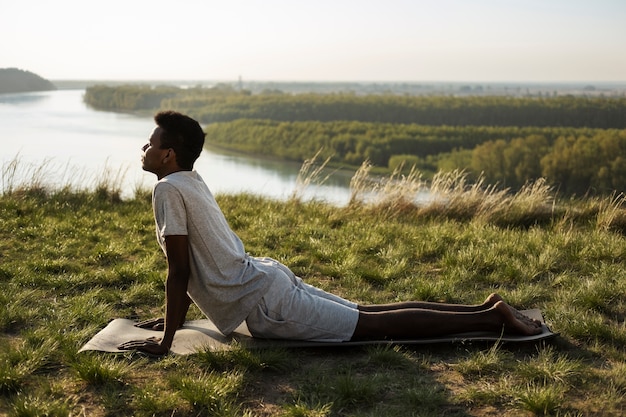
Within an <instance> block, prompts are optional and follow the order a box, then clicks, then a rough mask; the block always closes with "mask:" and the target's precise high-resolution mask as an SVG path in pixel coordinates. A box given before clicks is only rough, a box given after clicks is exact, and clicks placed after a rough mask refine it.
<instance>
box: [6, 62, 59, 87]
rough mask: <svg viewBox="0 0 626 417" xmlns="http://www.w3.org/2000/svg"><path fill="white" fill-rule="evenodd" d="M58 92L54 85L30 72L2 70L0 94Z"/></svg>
mask: <svg viewBox="0 0 626 417" xmlns="http://www.w3.org/2000/svg"><path fill="white" fill-rule="evenodd" d="M48 90H56V87H55V85H54V84H52V83H51V82H50V81H48V80H46V79H45V78H42V77H40V76H39V75H37V74H34V73H32V72H30V71H24V70H21V69H18V68H0V93H22V92H27V91H48Z"/></svg>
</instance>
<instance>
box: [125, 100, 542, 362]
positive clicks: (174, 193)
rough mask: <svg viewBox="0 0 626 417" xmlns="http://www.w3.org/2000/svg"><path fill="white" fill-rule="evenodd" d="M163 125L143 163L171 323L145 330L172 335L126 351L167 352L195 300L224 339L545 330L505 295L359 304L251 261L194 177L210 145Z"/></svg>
mask: <svg viewBox="0 0 626 417" xmlns="http://www.w3.org/2000/svg"><path fill="white" fill-rule="evenodd" d="M155 121H156V123H157V127H156V128H155V130H154V132H153V133H152V136H151V137H150V141H149V143H148V144H146V145H145V146H144V147H143V148H142V150H143V157H142V164H143V169H144V170H145V171H148V172H151V173H154V174H155V175H156V176H157V178H158V182H157V183H156V185H155V186H154V189H153V194H152V206H153V210H154V217H155V221H156V230H157V240H158V242H159V244H160V246H161V248H162V249H163V251H164V253H165V255H166V257H167V281H166V288H165V317H164V318H160V319H152V320H146V321H144V322H141V323H138V324H137V325H138V326H140V327H143V328H152V329H157V330H163V331H164V334H163V337H162V338H161V339H147V340H135V341H129V342H126V343H123V344H121V345H120V346H119V347H120V348H121V349H137V350H140V351H143V352H147V353H150V354H155V355H162V354H166V353H168V351H169V349H170V347H171V345H172V341H173V339H174V334H175V332H176V330H177V329H178V328H179V327H181V326H182V325H183V323H184V322H185V316H186V314H187V310H188V309H189V305H190V304H191V302H194V303H195V304H196V305H197V306H198V308H199V309H200V310H201V311H202V312H203V313H204V314H205V315H206V316H207V317H208V318H209V319H211V320H212V321H213V322H214V323H215V325H216V326H217V327H218V329H219V330H220V331H221V332H223V333H224V334H226V335H227V334H229V333H231V332H232V331H233V330H234V329H235V328H236V327H237V326H238V325H239V324H241V323H242V322H243V321H245V322H246V324H247V326H248V329H249V330H250V333H251V334H252V335H253V336H254V337H262V338H282V339H300V340H312V341H327V342H330V341H332V342H336V341H348V340H359V339H361V340H362V339H394V338H395V339H402V338H404V339H408V338H420V337H431V336H438V335H445V334H452V333H459V332H467V331H495V332H500V331H502V330H503V329H504V331H505V332H508V333H517V334H525V335H531V334H537V333H540V332H541V323H539V322H537V321H535V320H531V319H529V318H527V317H525V316H524V315H522V314H521V313H519V312H518V311H517V310H515V309H514V308H513V307H510V306H509V305H507V304H506V303H505V302H504V301H503V300H502V299H501V298H500V296H498V295H497V294H492V295H490V296H489V297H488V298H487V299H486V300H485V301H484V303H483V304H480V305H451V304H439V303H427V302H413V301H411V302H403V303H395V304H385V305H357V304H356V303H353V302H351V301H347V300H344V299H342V298H340V297H337V296H335V295H333V294H329V293H327V292H325V291H322V290H320V289H318V288H315V287H313V286H311V285H308V284H306V283H304V282H303V281H302V280H301V279H300V278H298V277H296V276H295V275H294V274H293V273H292V272H291V271H290V270H289V269H288V268H287V267H286V266H284V265H282V264H281V263H279V262H277V261H275V260H273V259H271V258H254V257H251V256H249V255H248V254H246V252H245V250H244V246H243V243H242V242H241V240H240V239H239V237H237V235H235V233H234V232H233V231H232V230H231V229H230V227H229V226H228V223H227V221H226V219H225V217H224V215H223V213H222V211H221V210H220V208H219V207H218V205H217V203H216V201H215V199H214V197H213V195H212V194H211V192H210V191H209V188H208V187H207V185H206V184H205V183H204V181H203V180H202V178H201V177H200V175H198V173H197V172H195V171H193V164H194V162H195V161H196V159H197V158H198V156H200V152H201V151H202V147H203V145H204V136H205V134H204V132H203V131H202V128H201V127H200V125H199V124H198V123H197V122H196V121H195V120H193V119H191V118H189V117H187V116H185V115H182V114H180V113H176V112H161V113H159V114H157V115H156V116H155Z"/></svg>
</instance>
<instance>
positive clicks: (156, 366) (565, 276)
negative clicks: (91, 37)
mask: <svg viewBox="0 0 626 417" xmlns="http://www.w3.org/2000/svg"><path fill="white" fill-rule="evenodd" d="M359 175H362V176H363V175H364V174H363V173H361V174H359ZM357 179H358V178H357ZM359 181H360V182H359ZM359 181H355V184H356V185H358V186H360V187H366V184H367V181H362V180H359ZM394 181H395V182H390V183H389V184H381V183H378V184H377V185H376V187H378V189H382V190H385V193H387V194H386V195H387V198H386V199H381V200H376V201H371V200H363V199H362V198H361V197H360V196H364V195H366V194H367V190H366V189H365V188H362V189H355V190H354V198H353V200H352V202H351V203H350V204H349V205H348V206H347V207H334V206H330V205H326V204H323V203H319V202H303V201H301V200H300V199H299V198H298V197H297V195H295V196H294V198H292V199H290V200H289V201H286V202H279V201H274V200H270V199H265V198H261V197H258V196H253V195H247V194H240V195H233V196H225V195H222V196H218V201H219V203H220V205H221V207H222V208H223V210H224V212H225V213H226V216H227V218H228V220H229V222H230V224H231V225H232V227H233V229H234V230H235V231H236V232H237V233H238V234H239V235H240V236H241V237H242V239H243V241H244V242H245V243H246V249H247V250H248V251H249V252H251V253H252V254H253V255H258V256H273V257H275V258H276V259H278V260H280V261H282V262H284V263H285V264H287V265H290V266H291V267H292V268H293V270H294V271H295V272H296V273H297V274H298V275H300V276H302V277H303V278H304V279H305V280H306V281H307V282H309V283H312V284H314V285H318V286H320V287H322V288H324V289H326V290H329V291H332V292H335V293H337V294H340V295H342V296H345V297H347V298H350V299H353V300H355V301H358V302H363V303H375V302H393V301H402V300H409V299H422V300H429V301H442V302H462V303H476V302H480V301H482V300H483V299H484V298H485V296H486V295H488V294H489V293H491V292H493V291H497V292H499V293H501V294H502V295H503V296H504V297H505V298H506V299H508V300H510V301H511V303H512V304H514V305H515V306H517V307H519V308H541V309H542V310H543V312H544V315H545V318H546V319H547V321H548V324H549V325H550V326H551V328H552V329H553V330H554V331H556V332H559V333H560V336H559V337H558V338H557V339H555V340H553V341H551V342H550V343H545V344H544V343H542V344H538V345H525V344H521V345H512V344H500V343H495V344H494V343H491V344H485V343H476V344H451V345H443V346H419V347H388V346H378V347H365V348H349V349H340V348H325V349H298V350H262V351H255V350H248V349H246V348H244V347H242V346H235V347H234V349H233V350H231V351H229V352H199V353H197V354H195V355H190V356H188V357H181V356H167V357H165V358H162V359H156V360H155V359H147V358H145V357H142V356H141V355H137V354H132V353H128V354H123V355H111V354H104V353H98V352H90V353H81V354H78V353H77V350H78V349H79V348H80V346H82V344H84V343H85V342H86V341H87V340H88V339H89V338H90V337H92V336H93V335H94V334H95V333H96V332H97V331H98V330H99V329H101V328H102V327H103V326H105V325H106V324H107V323H108V322H109V321H110V320H111V319H113V318H117V317H127V318H133V319H137V318H148V317H152V316H157V315H159V316H160V315H162V310H163V296H164V294H163V290H164V278H165V266H166V264H165V260H164V258H163V254H162V252H161V251H160V249H159V248H158V246H157V243H156V240H155V237H154V223H153V219H152V211H151V207H150V198H149V195H148V194H146V193H145V192H140V193H138V194H137V196H136V197H135V198H132V199H128V200H123V199H120V198H119V195H118V193H117V191H115V188H113V189H112V190H108V189H107V188H106V186H104V185H103V186H101V187H100V188H99V189H98V190H96V191H93V192H87V191H73V190H70V189H69V188H64V189H59V190H46V189H45V188H42V187H40V186H38V184H34V185H33V186H32V187H25V188H12V189H11V190H9V191H8V192H5V193H4V194H3V195H1V196H0V233H1V235H2V236H3V239H2V240H0V415H8V416H41V415H46V416H70V415H89V416H109V415H136V416H171V415H176V416H198V415H211V416H212V415H222V416H250V417H252V416H274V415H278V416H357V415H358V416H411V415H420V416H438V415H444V414H445V415H450V416H469V415H472V416H490V415H495V414H498V415H503V416H526V415H561V416H566V415H569V416H578V415H580V416H582V415H584V416H619V415H621V414H622V411H623V409H624V408H625V407H626V397H625V396H626V378H625V377H624V375H625V374H626V369H625V366H624V363H626V353H625V351H624V348H623V347H624V345H625V344H626V327H625V325H624V320H625V319H626V272H625V271H626V239H625V236H624V230H626V229H625V228H624V227H623V225H624V224H626V222H624V219H625V218H626V214H625V211H624V208H623V207H622V204H623V200H622V199H620V198H615V197H611V198H607V199H606V200H602V199H587V200H564V201H561V200H559V199H558V198H557V196H556V195H555V194H553V193H552V191H551V190H550V189H549V188H548V187H546V186H545V184H543V183H538V184H530V185H529V186H528V188H527V189H525V190H522V191H521V192H520V193H519V194H516V195H510V194H506V193H501V192H499V191H497V190H495V189H489V188H487V189H485V188H480V187H476V186H474V185H468V184H465V182H464V178H463V176H462V175H460V174H458V173H457V174H454V175H453V174H449V175H448V176H447V177H446V176H442V177H441V178H439V179H438V181H439V182H438V183H437V184H436V185H437V187H438V190H439V191H440V195H441V196H444V197H445V204H444V203H443V202H442V201H440V200H437V201H433V202H431V203H430V204H427V205H425V206H415V205H414V204H413V203H412V202H411V201H409V199H408V198H409V197H408V195H409V194H408V193H407V192H404V191H403V190H402V189H395V190H394V185H395V187H408V189H411V190H414V189H416V187H417V185H418V184H419V180H418V179H417V177H413V178H408V179H407V178H403V179H401V180H398V179H395V180H394ZM411 181H413V182H411ZM415 181H417V182H418V183H416V182H415ZM359 184H360V185H359ZM201 317H202V315H201V313H200V312H199V311H198V309H197V308H195V307H192V309H191V310H190V314H189V317H188V318H190V319H194V318H201Z"/></svg>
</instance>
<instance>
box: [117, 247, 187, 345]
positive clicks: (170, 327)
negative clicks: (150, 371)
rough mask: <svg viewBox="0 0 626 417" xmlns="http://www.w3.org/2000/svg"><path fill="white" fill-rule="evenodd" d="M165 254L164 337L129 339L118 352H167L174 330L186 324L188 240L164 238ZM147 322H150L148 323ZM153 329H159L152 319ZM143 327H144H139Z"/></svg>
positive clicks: (155, 321)
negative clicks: (134, 350)
mask: <svg viewBox="0 0 626 417" xmlns="http://www.w3.org/2000/svg"><path fill="white" fill-rule="evenodd" d="M165 252H166V255H167V281H166V283H165V320H164V322H165V323H164V334H163V338H162V339H161V340H160V341H159V340H158V339H152V338H151V339H146V340H132V341H129V342H126V343H122V344H121V345H119V348H120V349H137V350H140V351H142V352H146V353H150V354H153V355H164V354H166V353H167V352H169V350H170V348H171V347H172V342H173V340H174V334H175V333H176V330H177V329H178V328H179V327H181V326H182V325H183V323H184V322H185V316H186V315H187V311H188V310H189V305H190V304H191V300H190V299H189V296H188V295H187V283H188V282H189V274H190V268H189V240H188V238H187V236H186V235H176V236H167V237H166V238H165ZM148 322H150V321H148ZM151 322H152V327H153V328H156V326H158V325H159V324H160V323H159V320H158V319H157V320H152V321H151ZM142 327H146V326H142Z"/></svg>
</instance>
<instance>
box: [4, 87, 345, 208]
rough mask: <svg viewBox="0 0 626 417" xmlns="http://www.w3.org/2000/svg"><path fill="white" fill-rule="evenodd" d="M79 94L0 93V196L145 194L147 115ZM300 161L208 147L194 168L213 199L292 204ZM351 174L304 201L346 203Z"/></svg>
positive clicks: (148, 177) (313, 189) (309, 192)
mask: <svg viewBox="0 0 626 417" xmlns="http://www.w3.org/2000/svg"><path fill="white" fill-rule="evenodd" d="M83 94H84V90H57V91H49V92H48V91H47V92H36V93H22V94H0V143H1V144H2V152H1V154H0V155H1V156H0V168H1V169H2V171H1V172H0V175H1V178H0V192H4V191H7V190H8V189H15V188H17V187H18V186H20V185H24V184H26V185H33V184H41V185H44V186H49V187H63V186H71V187H73V188H77V189H83V188H84V189H92V188H93V187H95V186H96V185H97V184H99V183H102V182H103V183H109V184H114V185H116V186H119V187H120V189H121V190H122V196H124V197H132V195H133V194H134V192H135V191H136V190H137V189H150V188H151V186H152V184H153V183H154V182H155V180H156V177H155V176H154V175H153V174H149V173H147V172H144V171H143V170H142V169H141V162H140V157H141V149H140V148H141V147H142V146H143V145H144V144H145V143H146V142H147V141H148V138H149V137H150V134H151V133H152V130H153V129H154V127H155V125H154V121H153V120H152V119H151V118H150V117H139V116H135V115H128V114H121V113H112V112H103V111H96V110H93V109H91V108H89V107H88V106H86V105H85V104H84V103H83V100H82V96H83ZM300 167H301V165H300V164H297V163H290V162H283V161H275V160H268V159H259V158H253V157H248V156H240V155H232V154H223V153H219V152H216V151H212V150H209V149H205V150H204V151H203V152H202V154H201V156H200V158H199V159H198V160H197V161H196V164H195V166H194V168H195V170H196V171H198V172H199V173H200V175H201V176H202V177H203V178H204V180H205V181H206V182H207V184H208V185H209V187H210V188H211V189H212V191H213V192H214V193H216V194H220V193H225V194H235V193H242V192H250V193H254V194H259V195H263V196H267V197H270V198H276V199H286V198H289V197H290V196H291V195H292V194H293V193H294V192H296V191H298V192H300V188H299V187H297V181H296V179H297V176H298V172H299V170H300ZM349 182H350V175H349V174H346V173H345V172H339V173H334V174H333V175H331V176H330V177H329V178H328V179H327V180H326V181H325V182H324V183H323V184H322V185H309V186H308V187H306V188H305V189H304V191H303V192H302V194H301V196H302V198H303V199H305V200H310V199H316V200H322V201H326V202H329V203H332V204H338V205H343V204H345V203H347V201H348V200H349V197H350V190H349Z"/></svg>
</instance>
